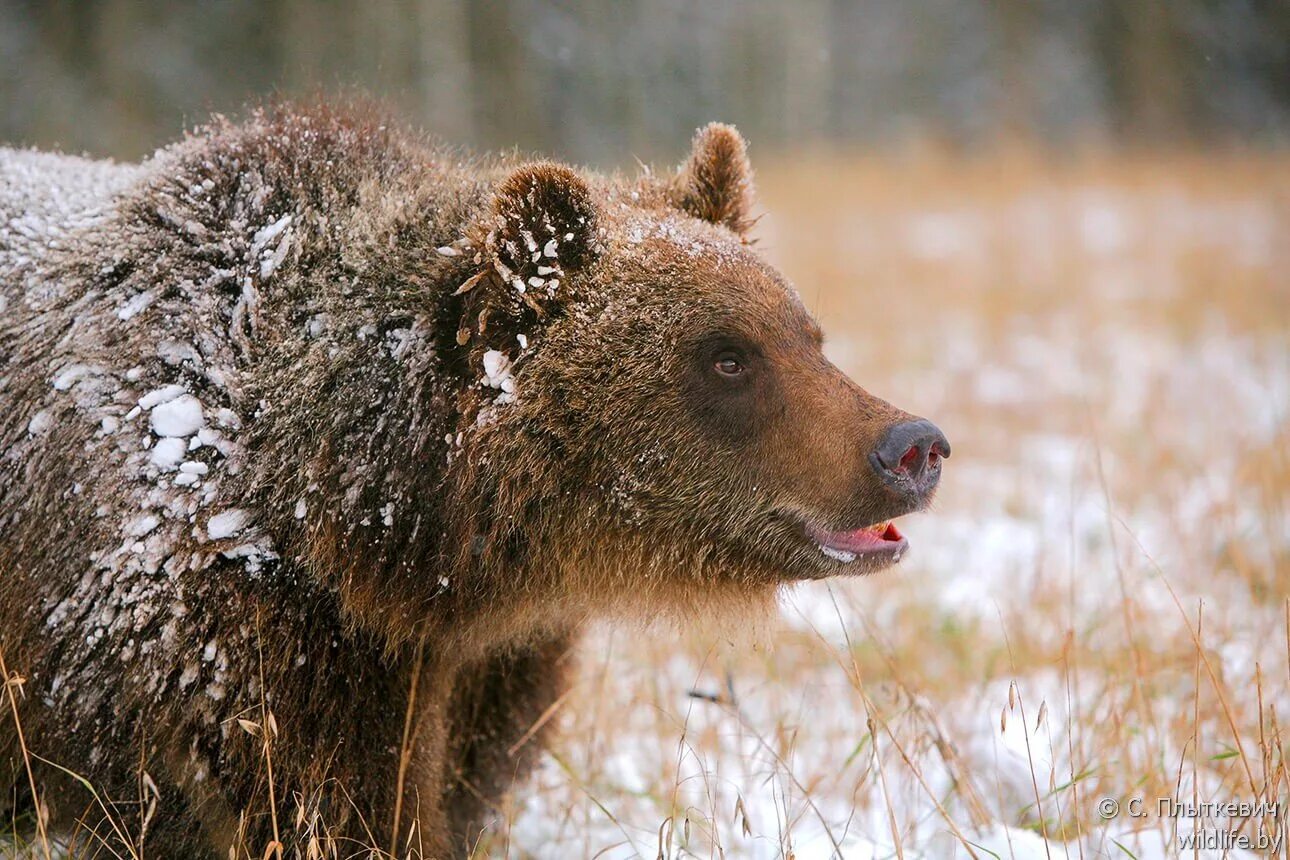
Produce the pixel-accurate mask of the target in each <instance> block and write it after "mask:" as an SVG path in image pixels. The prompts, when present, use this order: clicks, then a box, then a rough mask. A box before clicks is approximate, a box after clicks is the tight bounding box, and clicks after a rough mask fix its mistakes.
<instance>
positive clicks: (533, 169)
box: [0, 106, 950, 858]
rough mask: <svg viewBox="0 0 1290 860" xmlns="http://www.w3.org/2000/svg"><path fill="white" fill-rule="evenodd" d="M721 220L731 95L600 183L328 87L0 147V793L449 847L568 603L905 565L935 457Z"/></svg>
mask: <svg viewBox="0 0 1290 860" xmlns="http://www.w3.org/2000/svg"><path fill="white" fill-rule="evenodd" d="M752 206H753V201H752V176H751V172H750V168H749V165H748V163H747V160H746V158H745V147H744V142H743V141H742V139H741V138H740V137H739V135H738V134H737V133H736V132H735V130H734V129H733V128H730V127H728V126H723V125H711V126H708V127H707V128H704V129H702V130H701V131H700V132H699V133H698V135H697V136H696V138H695V141H694V147H693V152H692V153H691V154H690V156H689V158H688V161H687V162H686V163H685V164H684V165H683V166H682V168H681V169H680V170H679V171H676V172H672V171H667V172H664V173H654V172H649V171H646V172H644V174H643V175H642V176H640V177H635V178H630V177H623V176H604V175H600V174H597V173H593V172H589V171H584V170H576V169H573V168H570V167H567V166H564V165H561V164H556V163H552V162H547V161H526V160H523V159H521V158H518V157H508V158H500V159H494V160H481V159H474V158H467V157H465V156H464V155H462V154H461V153H460V152H458V151H456V150H452V149H447V148H443V147H438V146H435V145H432V144H430V143H428V142H427V141H426V140H424V139H423V138H422V137H420V136H418V135H416V134H414V133H412V132H409V131H405V130H402V129H400V128H398V127H397V126H395V125H393V124H390V123H386V122H385V121H383V119H382V118H381V117H380V116H379V115H377V114H376V112H373V111H367V110H363V109H348V108H347V109H344V110H341V109H335V108H332V109H328V108H326V107H322V106H310V107H307V108H302V107H292V106H275V107H269V108H263V109H259V110H255V111H253V112H251V113H250V115H249V117H248V118H247V119H246V120H245V121H242V122H240V123H234V122H229V121H226V120H223V119H218V118H217V119H216V120H214V121H213V122H212V123H211V124H210V125H208V126H206V127H204V128H201V129H199V130H197V131H196V132H194V133H192V134H190V135H189V136H187V137H186V138H185V139H184V140H182V141H181V142H179V143H176V144H174V145H173V146H170V147H168V148H165V149H162V150H160V151H159V152H157V153H156V154H155V155H154V156H152V157H151V158H149V159H148V160H147V161H145V162H144V163H143V164H141V165H130V166H123V165H115V164H111V163H107V162H95V161H88V160H84V159H79V158H73V157H67V156H62V155H52V154H44V153H38V152H30V151H15V150H5V151H3V152H2V153H0V284H2V287H0V290H2V291H0V303H2V306H3V320H2V321H0V374H2V376H0V392H2V396H3V406H4V408H3V414H0V451H2V452H3V457H2V458H0V658H2V659H3V664H4V667H5V669H4V671H5V674H6V679H7V684H6V686H5V688H4V689H3V693H4V698H3V700H0V701H3V702H4V706H5V719H0V789H3V791H4V794H3V796H2V797H0V816H2V817H3V820H4V821H6V822H10V821H17V822H19V826H20V829H23V830H25V831H30V832H26V833H25V837H24V838H36V837H39V836H40V834H41V833H47V834H50V835H49V836H48V838H51V839H53V838H55V837H60V836H61V838H68V836H69V834H74V833H77V831H78V829H79V834H78V835H77V837H76V838H78V839H79V840H80V843H81V844H82V845H84V844H86V843H87V842H90V841H91V840H92V839H98V838H101V839H105V840H107V841H108V842H110V843H114V844H115V845H116V846H117V848H116V850H118V851H120V852H121V853H124V850H122V849H121V846H120V842H121V841H126V842H130V843H132V844H133V846H134V848H135V850H137V851H138V853H139V855H140V856H142V855H143V854H144V852H145V849H146V854H147V856H151V857H161V858H197V857H221V858H222V857H225V856H233V855H231V854H230V852H234V853H235V854H236V856H247V854H248V853H249V854H251V855H253V856H256V857H259V856H262V855H263V854H264V852H265V851H266V850H268V851H272V850H275V848H274V845H273V843H275V842H276V843H278V845H279V846H280V847H278V848H277V849H276V850H279V851H282V852H283V853H284V854H285V855H286V856H309V857H315V856H346V855H349V854H352V853H354V852H355V851H356V850H359V849H361V848H362V847H363V846H369V847H377V848H380V849H381V850H384V851H388V852H390V853H392V854H395V855H397V856H414V857H442V856H450V855H460V854H462V853H465V852H466V851H467V850H469V847H470V846H471V845H472V844H474V843H475V842H476V841H477V840H478V838H479V836H480V833H481V831H482V829H483V828H484V827H486V826H487V824H488V822H489V820H490V813H491V812H492V811H493V810H494V809H495V806H496V803H497V801H498V799H499V797H501V796H502V794H503V793H504V792H505V791H506V790H507V789H508V787H509V786H510V785H511V784H512V782H513V781H514V780H515V779H516V778H518V777H519V776H521V775H523V774H524V772H525V771H526V769H527V768H528V767H529V765H530V763H531V758H532V756H533V755H534V751H535V750H538V749H539V748H540V744H539V743H538V742H535V741H532V740H529V741H528V742H526V743H523V744H517V741H519V740H521V739H527V738H528V734H527V733H530V732H531V731H532V730H533V727H534V726H535V724H538V723H539V722H542V721H541V720H540V718H541V717H542V716H543V715H544V712H545V711H546V710H547V709H548V707H549V706H551V705H552V703H553V702H555V701H556V699H557V698H558V697H559V696H560V694H561V691H562V690H563V689H564V684H565V678H566V676H567V674H568V671H569V669H568V667H569V665H570V658H571V655H570V651H571V649H572V648H573V647H574V645H575V643H576V641H577V638H578V633H579V630H580V629H581V628H583V626H584V625H585V624H586V622H587V621H588V619H590V618H592V617H595V616H610V617H613V616H618V617H622V616H633V617H654V616H659V615H667V616H678V615H680V616H685V615H693V614H696V613H710V612H721V613H725V614H728V613H730V612H731V611H740V610H742V609H755V608H756V607H757V606H759V605H765V604H767V603H768V602H769V601H771V600H773V596H774V594H775V592H776V590H777V589H779V588H780V587H781V586H783V585H785V584H786V583H792V582H794V581H800V580H810V579H819V578H823V577H828V576H833V575H837V574H845V575H851V574H860V573H865V572H869V571H874V570H878V569H880V568H882V567H884V566H886V565H889V564H891V563H893V562H895V561H898V560H899V559H900V556H901V554H902V553H903V552H904V550H905V547H906V543H905V540H904V539H903V538H902V537H901V535H900V533H899V532H898V531H897V529H896V528H895V526H893V525H891V524H890V520H891V519H892V518H893V517H896V516H899V515H902V514H906V513H909V512H911V511H914V510H916V509H919V508H921V507H922V506H924V505H925V504H926V502H927V501H928V499H929V497H930V495H931V493H932V492H933V490H934V488H935V486H936V483H937V480H938V478H939V474H940V468H941V466H940V461H941V459H942V458H943V457H945V456H948V455H949V452H950V451H949V445H948V443H947V442H946V441H945V438H944V437H943V436H942V435H941V434H940V432H939V431H937V430H936V428H935V427H934V426H932V425H931V424H930V423H928V422H927V421H924V420H918V419H914V418H912V417H911V416H910V415H907V414H906V413H904V412H901V411H900V410H898V409H896V408H894V407H892V406H890V405H888V404H887V403H885V402H884V401H882V400H880V399H878V398H876V397H874V396H872V395H870V394H868V393H866V392H865V391H864V390H863V389H861V388H860V387H859V386H858V385H856V384H855V383H854V382H852V381H851V380H849V379H848V378H847V377H846V376H844V375H843V374H842V373H841V372H840V371H838V370H837V369H836V368H835V367H834V366H833V365H832V364H830V363H829V362H828V361H827V360H826V359H825V358H824V356H823V354H822V352H821V334H820V329H819V327H818V326H817V325H816V323H815V322H814V321H813V319H812V318H811V315H810V314H809V313H808V312H807V310H806V308H805V307H804V306H803V304H802V302H801V300H800V299H799V298H798V296H797V294H796V292H795V291H794V290H793V288H792V287H791V286H790V285H789V284H788V283H787V282H786V280H785V279H784V277H783V276H782V275H780V274H779V273H778V272H776V271H775V270H774V269H772V268H771V267H770V266H768V265H767V264H766V263H765V262H764V261H763V260H762V259H761V258H760V257H759V256H758V255H757V253H756V252H755V251H754V249H753V247H752V246H751V245H750V242H749V239H748V230H749V228H750V226H751V225H752V223H753V216H752ZM517 747H518V749H516V748H517ZM91 787H92V789H93V791H91V790H90V788H91ZM24 822H25V823H26V825H24ZM91 831H92V833H93V835H88V834H89V832H91Z"/></svg>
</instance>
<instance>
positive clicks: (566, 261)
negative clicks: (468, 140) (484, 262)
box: [487, 162, 596, 285]
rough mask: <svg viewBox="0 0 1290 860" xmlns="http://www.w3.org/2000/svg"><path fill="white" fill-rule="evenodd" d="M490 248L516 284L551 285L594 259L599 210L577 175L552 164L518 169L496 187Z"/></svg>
mask: <svg viewBox="0 0 1290 860" xmlns="http://www.w3.org/2000/svg"><path fill="white" fill-rule="evenodd" d="M492 216H493V223H492V224H491V225H490V226H491V230H490V232H489V234H488V239H487V244H488V249H489V251H490V252H491V253H492V254H493V256H494V259H495V261H496V262H498V263H501V271H503V272H509V273H510V276H511V277H512V278H521V279H522V283H523V284H525V285H527V283H528V280H529V278H530V277H531V278H534V279H535V283H536V280H537V279H540V280H549V279H550V278H552V277H554V278H559V277H560V275H562V274H564V273H568V272H575V271H577V270H579V269H581V268H583V267H585V266H586V265H587V264H588V263H590V262H591V260H592V258H593V257H594V256H595V253H596V206H595V204H594V203H593V202H592V200H591V191H590V190H589V189H588V188H587V184H586V183H585V182H583V181H582V179H581V177H579V176H578V174H576V173H574V172H573V171H572V170H571V169H569V168H568V167H565V166H564V165H561V164H553V163H551V162H535V163H533V164H526V165H524V166H523V167H520V168H517V169H516V170H515V172H514V173H512V174H511V175H510V176H508V177H506V179H505V180H503V181H502V184H501V185H499V186H498V187H497V191H496V193H495V195H494V198H493V211H492Z"/></svg>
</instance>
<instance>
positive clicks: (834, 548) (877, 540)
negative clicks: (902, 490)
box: [806, 521, 909, 564]
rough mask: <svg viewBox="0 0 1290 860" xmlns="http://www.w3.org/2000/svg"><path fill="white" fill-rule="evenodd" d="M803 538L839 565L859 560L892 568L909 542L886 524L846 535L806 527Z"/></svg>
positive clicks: (843, 532) (845, 533) (889, 524)
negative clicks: (888, 565)
mask: <svg viewBox="0 0 1290 860" xmlns="http://www.w3.org/2000/svg"><path fill="white" fill-rule="evenodd" d="M806 534H807V536H808V537H810V539H811V540H813V541H815V543H816V545H817V546H818V547H819V548H820V552H822V553H824V554H825V555H827V556H828V557H829V558H831V559H833V560H834V561H837V562H841V563H842V564H851V563H852V562H854V561H858V560H863V559H868V560H871V561H875V562H889V563H892V564H894V563H895V562H898V561H900V557H901V556H902V555H904V554H905V550H907V549H908V548H909V541H907V540H905V536H904V535H902V534H901V533H900V530H899V529H897V528H896V526H895V525H894V524H893V523H892V522H890V521H888V522H882V523H877V524H875V525H871V526H864V527H863V528H858V529H852V530H849V531H829V530H828V529H824V528H820V527H819V526H813V525H809V524H808V525H807V526H806Z"/></svg>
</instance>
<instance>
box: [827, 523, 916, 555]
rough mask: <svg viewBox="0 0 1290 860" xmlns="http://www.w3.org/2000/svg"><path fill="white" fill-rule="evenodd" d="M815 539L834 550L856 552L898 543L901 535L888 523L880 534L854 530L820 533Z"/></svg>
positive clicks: (865, 530) (870, 530)
mask: <svg viewBox="0 0 1290 860" xmlns="http://www.w3.org/2000/svg"><path fill="white" fill-rule="evenodd" d="M816 539H817V540H821V542H823V543H825V544H827V545H828V546H830V547H832V548H834V549H843V550H849V551H852V552H857V551H864V550H867V549H873V548H875V547H880V546H882V545H883V544H886V543H894V542H896V541H899V540H900V539H901V534H900V531H899V530H897V528H896V527H895V526H894V525H892V524H891V523H888V524H887V527H886V529H885V530H884V531H882V532H877V531H874V530H873V529H871V528H865V529H856V530H855V531H849V532H821V533H820V534H819V535H818V536H817V538H816Z"/></svg>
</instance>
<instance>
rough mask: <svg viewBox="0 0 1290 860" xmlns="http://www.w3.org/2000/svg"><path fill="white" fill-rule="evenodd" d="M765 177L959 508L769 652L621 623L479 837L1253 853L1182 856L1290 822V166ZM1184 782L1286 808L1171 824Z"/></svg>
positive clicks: (827, 317) (1003, 162)
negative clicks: (939, 435) (942, 434)
mask: <svg viewBox="0 0 1290 860" xmlns="http://www.w3.org/2000/svg"><path fill="white" fill-rule="evenodd" d="M760 186H761V197H762V202H763V204H764V206H765V208H766V209H767V210H768V211H769V212H770V213H771V214H770V215H768V216H767V218H766V219H764V220H763V222H762V223H761V225H760V227H759V232H760V234H761V236H762V244H763V247H764V249H765V250H766V253H767V254H769V256H770V257H771V258H772V259H773V260H774V261H776V262H777V263H778V264H779V265H780V266H781V267H782V268H783V269H784V270H785V271H786V272H787V273H788V274H789V275H790V277H792V278H793V279H794V280H795V281H796V283H797V284H798V286H799V288H800V289H801V292H802V294H803V296H804V298H805V299H806V300H807V302H808V304H809V305H810V306H811V307H812V308H813V309H814V310H815V311H816V312H817V314H818V315H819V317H820V318H821V321H822V322H823V324H824V327H825V329H826V331H827V332H828V333H829V335H830V338H831V342H830V345H829V350H830V352H831V354H832V356H833V357H834V359H835V361H836V362H837V363H838V364H839V365H840V366H842V367H843V368H844V369H845V370H847V371H848V372H849V373H851V374H852V375H853V376H854V377H855V378H856V379H857V380H859V381H860V382H861V383H862V384H864V385H866V386H867V387H869V388H871V390H873V391H875V392H876V393H878V394H880V395H882V396H885V397H887V398H888V399H891V400H892V401H894V402H896V403H898V404H899V405H901V406H902V407H905V408H907V409H909V410H911V411H915V412H919V413H921V414H925V415H928V416H930V417H932V418H934V419H935V420H936V421H937V422H938V423H939V424H940V425H941V426H942V428H943V429H945V430H946V432H947V434H948V435H949V437H950V439H951V440H952V441H953V444H954V456H953V459H952V460H951V461H950V462H949V463H948V465H947V470H946V475H945V479H944V482H943V489H942V491H941V495H940V499H939V502H938V505H937V508H936V510H935V511H933V512H931V513H929V514H926V515H923V516H922V517H919V518H917V519H914V520H910V521H909V522H908V524H907V527H906V531H907V533H909V534H910V537H911V541H912V544H913V549H914V551H913V553H912V554H911V555H910V557H909V558H908V559H907V560H906V561H905V562H904V563H903V564H902V565H901V567H900V568H899V569H898V570H897V571H894V572H892V573H888V574H884V575H882V576H879V577H874V578H869V579H866V580H863V581H854V582H841V581H837V582H830V583H822V584H817V585H810V586H803V587H800V588H798V589H796V590H794V591H793V592H792V593H790V594H788V595H786V596H785V600H784V610H783V616H784V620H783V624H782V626H781V628H780V629H778V630H776V631H775V633H774V635H773V637H771V638H772V639H773V642H771V641H767V642H765V643H763V644H761V645H758V646H756V647H749V646H747V644H746V643H739V644H735V645H732V644H730V643H727V642H724V641H714V637H713V635H712V634H711V632H705V631H703V630H696V631H692V632H687V633H675V632H672V631H666V630H664V631H652V632H650V633H649V634H648V635H644V636H642V635H640V634H639V633H638V632H637V631H634V630H624V629H621V628H619V629H615V628H612V627H605V628H602V629H599V630H597V631H596V632H595V634H594V635H593V636H592V637H591V638H590V640H589V641H588V643H587V645H586V648H585V649H584V658H583V663H582V668H581V670H580V674H579V676H578V681H577V685H576V687H575V688H574V689H573V691H572V692H571V693H570V695H569V696H568V697H567V698H566V699H562V700H561V703H560V707H559V708H558V709H557V710H556V711H555V712H554V713H549V714H544V715H543V719H544V720H545V719H555V720H557V721H558V722H559V723H560V725H561V727H562V729H563V732H562V733H561V735H560V739H559V740H557V741H556V743H555V745H554V746H553V747H551V748H550V749H548V750H547V751H546V755H545V756H544V759H543V764H542V767H541V770H540V772H539V773H538V775H537V777H536V778H535V780H533V782H532V783H531V784H529V785H528V786H526V787H525V788H523V789H522V790H521V791H520V792H518V794H517V795H516V796H515V797H514V798H513V799H512V801H511V802H510V805H509V806H508V808H507V809H506V810H505V811H504V814H503V815H502V816H501V820H500V822H499V826H498V828H497V831H496V833H493V834H489V835H488V836H486V837H485V839H484V840H483V841H482V842H481V844H480V846H479V851H478V852H477V853H478V854H479V855H480V856H515V857H530V856H532V857H561V858H563V857H630V856H639V857H644V858H654V857H659V858H683V857H732V858H733V857H796V858H810V857H827V856H830V855H835V854H840V855H842V856H845V857H848V858H852V857H871V856H872V857H901V858H905V857H907V858H914V857H932V858H941V857H977V858H987V857H1016V858H1034V857H1054V858H1056V857H1060V858H1074V857H1077V858H1094V857H1126V858H1128V857H1136V858H1142V860H1146V858H1149V857H1172V856H1182V855H1185V856H1198V857H1220V856H1244V855H1242V854H1241V852H1239V851H1238V852H1232V853H1231V854H1230V855H1229V854H1227V853H1226V852H1223V851H1221V850H1220V851H1198V852H1192V851H1190V850H1187V851H1184V850H1183V849H1181V848H1180V847H1179V843H1178V838H1179V837H1180V835H1181V836H1186V835H1187V834H1191V833H1192V832H1193V830H1197V829H1206V828H1210V829H1212V828H1214V827H1221V828H1222V829H1224V830H1228V829H1230V830H1236V831H1239V832H1240V833H1242V834H1245V835H1247V836H1251V837H1257V836H1259V835H1260V834H1273V835H1274V834H1278V833H1279V834H1280V835H1281V836H1282V837H1284V836H1285V835H1286V833H1287V818H1288V817H1290V806H1288V804H1290V771H1288V770H1287V754H1288V753H1290V726H1287V723H1290V453H1288V452H1290V425H1288V423H1287V418H1288V416H1290V411H1288V410H1290V276H1288V275H1287V272H1290V158H1287V157H1285V156H1283V155H1276V156H1273V155H1250V154H1244V155H1223V156H1216V155H1208V156H1199V155H1197V156H1169V157H1146V156H1141V157H1118V158H1114V159H1112V158H1095V159H1087V160H1072V161H1069V162H1065V163H1055V162H1053V161H1052V160H1050V159H1044V158H1039V157H1036V156H1035V155H1033V154H1032V153H1027V152H1012V153H997V154H994V155H991V156H989V157H981V158H980V159H977V160H962V159H957V160H955V159H940V158H936V157H932V156H921V157H918V158H915V159H911V160H907V161H897V160H874V159H865V158H838V157H819V158H813V159H810V160H809V161H807V162H805V163H803V162H802V161H800V160H796V161H792V162H785V163H783V164H781V165H770V166H767V165H765V164H763V165H762V173H761V175H760ZM7 689H8V690H10V692H11V693H12V692H13V690H14V688H13V687H12V686H10V687H7ZM267 752H268V743H267V741H266V754H267ZM1108 797H1109V798H1112V799H1114V800H1116V801H1118V802H1119V803H1121V804H1122V807H1123V810H1124V811H1123V812H1122V814H1121V815H1120V816H1119V817H1116V818H1114V819H1111V820H1106V819H1104V818H1103V817H1102V816H1101V815H1100V814H1099V811H1098V804H1099V801H1100V800H1101V799H1102V798H1108ZM1165 797H1168V798H1175V799H1177V800H1179V801H1183V802H1199V801H1255V802H1257V801H1268V802H1270V803H1276V804H1280V806H1281V810H1282V817H1281V818H1280V819H1279V820H1274V819H1273V818H1271V817H1269V816H1254V817H1251V818H1249V819H1230V818H1229V819H1221V820H1218V821H1210V820H1205V819H1201V818H1193V817H1185V816H1184V817H1177V818H1170V817H1161V816H1159V815H1157V814H1156V812H1157V809H1156V803H1157V800H1156V799H1157V798H1165ZM1135 798H1140V799H1142V800H1143V801H1144V804H1143V806H1142V807H1141V809H1142V811H1143V812H1144V813H1145V814H1144V815H1143V816H1142V817H1133V816H1131V815H1129V807H1130V801H1132V800H1134V799H1135ZM1285 851H1286V849H1285V847H1284V846H1283V847H1282V848H1281V849H1280V853H1279V854H1278V856H1286V854H1285ZM0 853H2V852H0Z"/></svg>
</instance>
